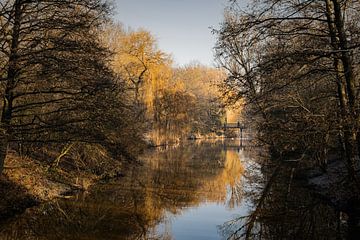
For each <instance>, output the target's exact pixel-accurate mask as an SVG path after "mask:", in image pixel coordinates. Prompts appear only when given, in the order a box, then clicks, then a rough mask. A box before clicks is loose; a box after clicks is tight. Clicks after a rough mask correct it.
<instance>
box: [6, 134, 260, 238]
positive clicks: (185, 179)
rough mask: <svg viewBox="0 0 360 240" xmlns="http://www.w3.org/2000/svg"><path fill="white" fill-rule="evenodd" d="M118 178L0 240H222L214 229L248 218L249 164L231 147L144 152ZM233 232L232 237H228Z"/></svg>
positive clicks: (51, 207)
mask: <svg viewBox="0 0 360 240" xmlns="http://www.w3.org/2000/svg"><path fill="white" fill-rule="evenodd" d="M141 159H142V161H143V164H142V165H136V166H133V167H132V168H131V169H128V170H127V172H126V176H125V177H123V178H121V179H119V180H116V181H112V182H110V183H106V184H100V185H98V186H96V187H95V188H94V189H92V190H91V192H90V193H87V194H83V195H81V196H77V197H76V198H74V199H69V200H59V201H56V202H54V203H49V204H45V205H42V206H40V207H38V208H35V209H32V210H30V211H28V212H27V213H26V214H24V215H23V216H22V217H19V218H18V219H16V220H14V221H13V222H12V223H10V224H9V225H8V226H6V227H5V228H3V229H2V230H1V236H0V239H144V240H145V239H177V240H182V239H200V240H201V239H204V240H205V239H206V240H211V239H226V238H227V237H228V236H229V235H230V234H231V231H232V230H231V229H230V231H229V229H228V230H227V231H221V226H223V225H224V224H225V223H228V222H229V221H231V220H232V219H236V218H237V217H239V216H244V215H246V214H248V212H249V211H250V208H251V207H250V206H251V205H252V204H251V200H250V199H249V197H247V195H246V194H245V190H246V189H249V188H251V183H250V181H248V179H247V178H246V177H244V174H245V173H246V169H247V167H248V166H250V165H253V160H252V159H251V157H250V156H249V154H248V152H247V151H246V150H244V149H243V148H242V147H240V143H239V142H238V141H237V140H235V141H231V142H223V141H217V142H203V143H199V142H191V143H187V144H185V145H182V146H179V147H176V148H172V149H166V150H164V149H163V150H156V151H154V150H152V151H148V152H146V153H145V154H144V155H143V156H142V157H141ZM235 230H236V229H233V231H235Z"/></svg>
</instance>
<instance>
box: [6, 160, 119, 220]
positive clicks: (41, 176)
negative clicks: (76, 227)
mask: <svg viewBox="0 0 360 240" xmlns="http://www.w3.org/2000/svg"><path fill="white" fill-rule="evenodd" d="M6 163H7V165H6V166H5V170H4V173H3V175H2V176H1V177H0V196H2V197H1V198H0V222H4V221H6V220H8V219H9V218H11V217H13V216H15V215H18V214H21V213H23V212H24V211H25V210H26V209H27V208H30V207H34V206H36V205H39V204H41V203H44V202H48V201H52V200H54V199H57V198H69V197H71V196H73V195H74V194H76V193H78V192H81V191H87V190H88V189H89V188H90V187H91V186H92V185H93V184H95V183H96V182H98V181H101V180H108V179H110V178H114V177H118V176H122V174H121V173H120V172H119V168H120V165H121V164H120V163H115V162H114V167H113V171H112V172H106V173H102V174H95V173H93V171H92V170H91V169H81V168H79V167H77V166H76V165H75V164H73V163H72V162H71V159H67V160H66V159H65V160H64V161H63V162H62V163H61V164H59V165H58V166H56V167H54V166H51V165H49V164H48V163H47V162H44V161H38V160H35V159H32V158H29V157H20V156H18V155H17V154H16V153H10V154H8V158H7V160H6Z"/></svg>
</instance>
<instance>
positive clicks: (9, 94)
mask: <svg viewBox="0 0 360 240" xmlns="http://www.w3.org/2000/svg"><path fill="white" fill-rule="evenodd" d="M22 5H23V1H22V0H16V1H15V2H14V15H13V18H14V20H13V23H14V24H13V28H12V39H11V47H10V54H9V59H8V63H9V67H8V69H7V78H6V85H5V91H4V99H3V107H2V115H1V130H2V133H1V135H2V136H1V137H0V138H1V140H0V174H1V173H2V170H3V168H4V164H5V158H6V152H7V147H8V143H9V139H10V137H11V127H10V123H11V119H12V112H13V101H14V89H15V87H16V79H17V76H18V72H19V69H18V59H19V55H18V48H19V38H20V26H21V17H22Z"/></svg>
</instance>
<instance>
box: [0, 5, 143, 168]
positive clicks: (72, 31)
mask: <svg viewBox="0 0 360 240" xmlns="http://www.w3.org/2000/svg"><path fill="white" fill-rule="evenodd" d="M0 12H1V14H0V34H1V35H0V46H1V48H0V55H1V60H0V69H1V75H0V77H1V92H0V94H1V97H2V98H3V102H2V104H1V108H2V114H1V151H0V152H1V154H0V172H1V171H2V169H3V166H4V160H5V158H6V155H7V151H8V149H9V148H11V149H15V150H17V151H18V152H21V153H25V154H29V153H31V152H32V150H33V149H37V148H52V149H57V151H59V152H64V151H66V150H67V149H68V148H69V146H72V144H73V143H83V144H90V145H96V144H100V145H103V146H104V147H105V148H106V149H107V151H108V152H109V154H113V155H114V156H116V155H117V154H120V155H125V156H126V157H129V156H130V152H129V145H130V144H129V142H127V140H126V139H127V137H128V136H133V135H136V134H130V133H129V132H128V131H127V129H128V126H127V125H128V123H129V122H131V121H133V120H132V119H133V117H134V111H133V110H132V108H131V107H128V106H127V102H126V99H125V98H124V95H123V92H124V87H123V85H122V83H121V82H120V81H117V78H116V76H115V75H114V73H113V72H112V71H111V69H110V68H109V66H108V65H109V64H108V62H109V56H110V52H109V51H108V50H107V49H106V48H105V47H104V46H103V44H101V42H100V40H99V35H98V34H99V30H98V29H99V28H100V26H102V25H103V24H104V23H105V22H106V21H108V19H107V17H108V14H109V7H108V6H107V4H105V3H104V2H103V1H100V0H99V1H97V0H89V1H75V0H69V1H67V0H66V1H52V0H47V1H30V0H3V1H1V3H0ZM50 144H52V145H51V146H50ZM61 149H63V150H62V151H61Z"/></svg>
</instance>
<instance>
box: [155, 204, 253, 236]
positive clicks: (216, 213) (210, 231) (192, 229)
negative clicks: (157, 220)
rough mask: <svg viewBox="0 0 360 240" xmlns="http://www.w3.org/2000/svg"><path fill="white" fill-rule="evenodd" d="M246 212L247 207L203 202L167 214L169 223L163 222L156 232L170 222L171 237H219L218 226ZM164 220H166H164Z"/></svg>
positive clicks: (165, 227) (162, 229) (161, 230)
mask: <svg viewBox="0 0 360 240" xmlns="http://www.w3.org/2000/svg"><path fill="white" fill-rule="evenodd" d="M246 214H247V209H246V208H244V207H238V208H233V209H226V207H225V206H224V205H220V204H217V203H204V204H202V205H201V206H199V207H195V208H187V209H185V210H184V211H183V212H182V214H181V215H178V216H175V215H173V214H171V213H168V214H167V217H166V218H167V219H170V223H163V224H162V225H161V226H160V227H159V229H158V232H160V233H161V232H163V231H166V229H167V228H168V226H164V225H166V224H170V228H171V235H172V237H173V239H176V240H181V239H184V240H185V239H204V240H211V239H221V236H220V235H219V233H218V226H219V225H222V224H224V223H225V222H227V221H230V220H232V219H234V218H236V217H238V216H244V215H246ZM165 221H166V220H165Z"/></svg>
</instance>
